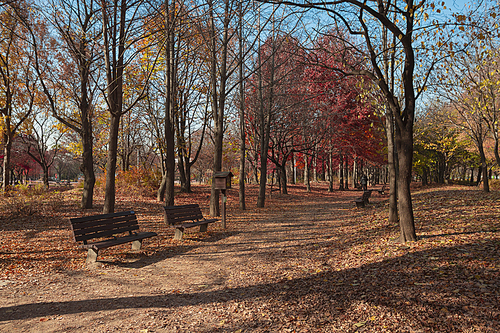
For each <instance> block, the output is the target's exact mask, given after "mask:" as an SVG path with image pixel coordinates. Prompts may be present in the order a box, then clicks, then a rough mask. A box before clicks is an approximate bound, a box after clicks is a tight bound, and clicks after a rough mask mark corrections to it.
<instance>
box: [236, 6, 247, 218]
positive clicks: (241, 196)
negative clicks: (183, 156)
mask: <svg viewBox="0 0 500 333" xmlns="http://www.w3.org/2000/svg"><path fill="white" fill-rule="evenodd" d="M238 9H239V31H238V32H239V34H238V41H239V42H238V43H239V55H240V59H239V64H238V67H239V68H238V70H239V81H240V82H239V89H240V110H239V116H240V177H239V179H238V185H239V187H238V194H239V202H240V209H241V210H245V209H246V204H245V175H246V170H245V160H246V146H245V145H246V142H245V141H246V134H245V99H244V96H245V87H244V81H243V9H242V5H241V1H240V3H239V8H238Z"/></svg>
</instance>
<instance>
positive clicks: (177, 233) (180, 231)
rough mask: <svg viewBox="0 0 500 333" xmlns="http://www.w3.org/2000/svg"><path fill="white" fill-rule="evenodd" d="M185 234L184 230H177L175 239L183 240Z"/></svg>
mask: <svg viewBox="0 0 500 333" xmlns="http://www.w3.org/2000/svg"><path fill="white" fill-rule="evenodd" d="M183 233H184V228H176V229H175V235H174V239H176V240H181V239H182V234H183Z"/></svg>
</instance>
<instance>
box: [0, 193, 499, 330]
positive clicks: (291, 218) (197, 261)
mask: <svg viewBox="0 0 500 333" xmlns="http://www.w3.org/2000/svg"><path fill="white" fill-rule="evenodd" d="M194 190H195V193H193V194H189V195H188V194H182V195H179V196H178V197H176V203H177V204H181V203H199V204H200V205H201V207H202V209H203V210H204V213H205V214H207V213H208V211H207V209H208V200H209V199H208V193H209V191H208V189H207V188H206V187H195V189H194ZM255 190H256V189H255V188H252V187H250V189H249V190H248V200H247V206H248V210H246V211H240V210H239V209H238V199H237V190H236V189H233V190H230V191H229V192H230V193H229V201H228V217H227V225H228V228H227V229H226V230H223V229H222V228H221V226H220V225H210V226H209V232H208V233H203V234H201V233H197V232H191V231H190V232H189V233H188V235H187V237H185V239H184V240H182V241H174V240H172V237H173V233H174V231H173V230H172V229H171V228H169V227H167V226H166V225H164V223H163V212H162V207H161V205H160V204H159V203H157V202H155V201H154V200H152V199H146V198H140V197H137V196H136V197H133V198H129V197H122V196H120V197H118V201H117V207H116V211H118V210H129V209H133V210H135V211H136V212H137V214H138V216H139V222H140V224H141V228H142V229H143V230H146V231H156V232H157V233H158V234H159V236H158V237H155V238H152V239H149V240H146V241H144V243H143V249H142V250H141V251H139V252H133V251H131V250H130V244H128V245H123V246H117V247H113V248H109V249H106V250H103V251H102V253H101V254H100V255H99V258H98V260H99V262H100V264H99V265H98V266H97V267H93V268H86V267H85V266H84V261H85V256H86V254H85V252H82V251H79V250H77V248H76V246H75V243H74V242H73V240H72V236H71V231H70V228H69V222H68V220H67V219H68V218H69V217H75V216H80V215H89V214H97V213H100V210H101V207H102V198H100V197H98V198H97V199H96V208H95V209H93V210H91V211H82V210H80V209H79V208H78V203H79V200H80V192H79V190H78V189H73V190H70V191H62V192H56V193H53V194H51V195H48V194H46V195H44V196H40V197H10V198H1V199H0V229H1V236H0V297H1V300H2V302H1V305H0V331H2V332H124V331H131V332H498V331H500V261H499V255H500V252H499V250H500V237H499V233H498V231H499V228H500V225H499V217H500V207H499V200H500V193H499V192H492V193H483V192H481V191H480V190H478V189H477V188H474V187H456V186H455V187H435V188H423V189H421V188H415V189H414V191H413V200H414V201H413V202H414V210H415V221H416V227H417V234H418V236H419V240H418V241H417V242H413V243H408V244H404V245H402V244H398V243H395V242H394V241H393V239H394V238H396V237H397V236H398V230H399V227H398V226H394V225H389V224H388V222H387V218H386V216H387V207H386V204H387V196H381V195H378V194H377V193H376V192H374V194H373V195H372V198H371V201H370V205H369V206H368V207H367V208H365V209H356V208H355V204H354V203H353V202H352V200H353V199H354V198H356V197H358V196H359V195H360V192H357V191H353V190H351V191H343V192H340V191H335V192H333V193H327V191H326V188H325V187H324V186H321V185H316V186H313V191H312V193H306V192H305V189H304V187H302V186H292V187H291V188H290V194H289V195H281V194H276V192H273V196H272V198H268V200H267V201H266V208H264V209H257V208H254V207H255Z"/></svg>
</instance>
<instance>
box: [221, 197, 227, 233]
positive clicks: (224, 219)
mask: <svg viewBox="0 0 500 333" xmlns="http://www.w3.org/2000/svg"><path fill="white" fill-rule="evenodd" d="M221 192H222V228H224V229H226V201H227V196H226V190H221Z"/></svg>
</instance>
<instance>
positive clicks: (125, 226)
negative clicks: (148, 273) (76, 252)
mask: <svg viewBox="0 0 500 333" xmlns="http://www.w3.org/2000/svg"><path fill="white" fill-rule="evenodd" d="M70 222H71V229H72V230H73V236H74V238H75V241H76V242H83V244H82V245H80V246H79V248H81V249H88V254H87V260H86V263H87V264H91V263H95V262H96V261H97V255H98V254H99V250H100V249H105V248H108V247H111V246H115V245H119V244H124V243H129V242H131V243H132V250H140V249H141V244H142V240H143V239H144V238H149V237H153V236H157V234H156V233H155V232H138V230H139V224H138V223H137V217H136V215H135V213H134V212H133V211H128V212H119V213H113V214H101V215H92V216H85V217H78V218H73V219H70ZM123 234H126V235H123ZM90 240H94V241H93V242H92V243H89V242H88V241H90Z"/></svg>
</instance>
